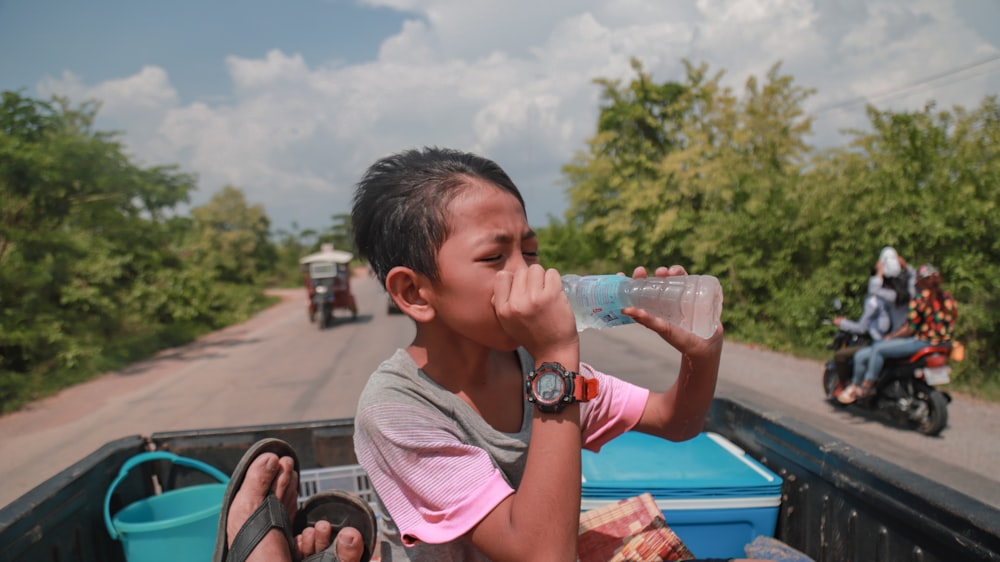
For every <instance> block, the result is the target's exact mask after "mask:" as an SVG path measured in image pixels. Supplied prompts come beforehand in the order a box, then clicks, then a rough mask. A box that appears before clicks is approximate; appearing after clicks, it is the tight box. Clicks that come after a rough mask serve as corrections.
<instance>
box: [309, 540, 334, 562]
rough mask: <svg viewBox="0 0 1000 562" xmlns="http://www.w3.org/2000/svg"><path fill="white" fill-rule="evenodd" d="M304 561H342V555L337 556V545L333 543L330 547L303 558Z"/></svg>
mask: <svg viewBox="0 0 1000 562" xmlns="http://www.w3.org/2000/svg"><path fill="white" fill-rule="evenodd" d="M302 562H340V557H339V556H337V545H336V544H331V545H330V548H328V549H326V550H324V551H323V552H317V553H316V554H313V555H310V556H306V557H305V558H303V559H302Z"/></svg>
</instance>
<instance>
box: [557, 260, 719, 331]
mask: <svg viewBox="0 0 1000 562" xmlns="http://www.w3.org/2000/svg"><path fill="white" fill-rule="evenodd" d="M562 283H563V290H564V291H566V296H567V297H569V303H570V305H571V306H572V307H573V314H575V315H576V328H577V329H578V330H580V331H581V332H582V331H583V330H585V329H587V328H607V327H611V326H622V325H625V324H632V323H634V322H635V320H633V319H632V318H630V317H629V316H626V315H625V314H623V313H622V309H623V308H626V307H629V306H634V307H636V308H641V309H643V310H645V311H646V312H649V313H650V314H652V315H653V316H657V317H659V318H662V319H664V320H666V321H668V322H670V323H671V324H675V325H677V326H680V327H681V328H684V329H685V330H688V331H690V332H694V333H695V334H698V335H699V336H701V337H703V338H709V337H711V336H712V334H714V333H715V329H716V328H717V327H718V326H719V316H720V315H721V314H722V285H720V284H719V280H718V279H716V278H715V277H712V276H711V275H675V276H673V277H647V278H639V279H633V278H631V277H625V276H624V275H585V276H582V277H581V276H579V275H563V276H562Z"/></svg>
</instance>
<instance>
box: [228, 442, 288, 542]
mask: <svg viewBox="0 0 1000 562" xmlns="http://www.w3.org/2000/svg"><path fill="white" fill-rule="evenodd" d="M277 471H278V457H277V455H275V454H273V453H264V454H262V455H260V456H259V457H257V458H256V459H254V461H253V463H251V464H250V467H249V468H248V469H247V473H246V477H245V478H244V480H243V484H242V485H241V486H240V488H239V490H237V492H236V495H235V496H234V497H233V503H232V505H231V506H230V508H229V518H228V519H227V520H226V536H227V537H229V542H230V543H232V540H233V538H234V537H235V536H236V534H237V533H238V532H239V530H240V528H241V527H242V526H243V524H244V523H245V522H246V520H247V519H248V518H249V517H250V515H251V514H252V513H253V512H254V510H256V509H257V506H259V505H260V503H261V502H262V501H264V496H266V495H267V492H268V491H269V490H270V489H271V484H272V483H273V482H274V480H275V473H276V472H277Z"/></svg>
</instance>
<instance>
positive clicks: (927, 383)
mask: <svg viewBox="0 0 1000 562" xmlns="http://www.w3.org/2000/svg"><path fill="white" fill-rule="evenodd" d="M824 323H830V324H832V322H830V321H825V322H824ZM859 343H864V342H863V340H859V336H858V335H857V334H852V333H849V332H846V331H844V330H837V333H836V335H835V336H834V337H833V341H832V342H831V343H830V345H828V346H827V347H828V349H832V350H834V352H836V351H837V350H840V349H843V348H845V347H848V346H851V345H859ZM951 351H952V347H951V343H948V342H946V343H942V344H938V345H928V346H927V347H924V348H922V349H920V350H919V351H917V352H916V353H914V354H912V355H910V356H908V357H901V358H895V359H886V361H885V365H884V366H883V367H882V372H881V373H879V376H878V378H877V379H876V382H875V388H874V390H873V392H871V393H869V394H868V395H867V396H865V397H862V398H858V399H857V400H856V401H855V402H854V403H853V404H850V405H844V404H841V403H840V402H839V401H838V400H837V395H838V394H839V393H840V392H841V391H842V390H843V389H844V388H846V387H847V386H848V384H850V382H851V381H850V379H849V378H847V379H846V380H845V379H842V378H841V377H840V374H839V373H838V370H837V367H836V363H835V362H834V360H833V359H831V360H830V361H827V363H826V365H825V366H824V369H823V390H824V391H825V392H826V398H827V400H829V401H830V402H831V403H833V404H834V405H836V406H837V407H840V408H849V407H854V408H864V409H867V410H870V411H872V412H875V413H877V414H879V415H883V416H887V417H888V418H889V419H890V420H892V421H893V422H895V423H897V424H899V425H901V426H902V427H907V428H909V429H913V430H916V431H917V432H919V433H922V434H924V435H929V436H934V435H938V434H939V433H941V430H943V429H944V428H945V426H946V425H948V404H949V403H950V402H951V395H950V394H949V393H948V392H946V391H944V390H939V389H938V388H937V387H939V386H941V385H945V384H948V383H949V382H951V365H950V364H949V356H950V355H951Z"/></svg>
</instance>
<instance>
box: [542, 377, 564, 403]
mask: <svg viewBox="0 0 1000 562" xmlns="http://www.w3.org/2000/svg"><path fill="white" fill-rule="evenodd" d="M534 387H535V388H534V390H535V392H534V394H535V399H536V400H537V401H538V402H539V403H540V404H557V403H558V402H559V401H560V400H562V397H563V394H564V390H565V381H563V378H562V377H561V376H559V373H556V372H554V371H544V372H541V373H539V374H538V376H537V377H535V382H534Z"/></svg>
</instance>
